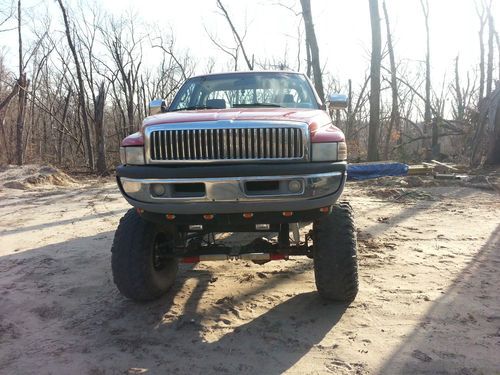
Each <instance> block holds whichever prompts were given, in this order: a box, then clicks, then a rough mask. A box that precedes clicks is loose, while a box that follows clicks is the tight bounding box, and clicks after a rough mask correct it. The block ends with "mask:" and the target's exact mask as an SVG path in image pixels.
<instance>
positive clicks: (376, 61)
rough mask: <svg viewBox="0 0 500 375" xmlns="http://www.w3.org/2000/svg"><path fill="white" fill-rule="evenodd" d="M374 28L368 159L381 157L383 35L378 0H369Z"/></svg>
mask: <svg viewBox="0 0 500 375" xmlns="http://www.w3.org/2000/svg"><path fill="white" fill-rule="evenodd" d="M369 5H370V21H371V29H372V56H371V68H370V87H371V89H370V125H369V129H368V160H369V161H375V160H378V159H379V152H378V138H379V128H380V65H381V60H382V56H381V53H382V40H381V39H382V36H381V30H380V14H379V8H378V0H369Z"/></svg>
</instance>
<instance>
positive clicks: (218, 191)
mask: <svg viewBox="0 0 500 375" xmlns="http://www.w3.org/2000/svg"><path fill="white" fill-rule="evenodd" d="M118 179H119V184H120V186H121V190H122V193H123V194H124V196H125V198H126V199H127V201H128V202H129V203H130V204H131V205H133V206H135V207H138V208H143V209H145V210H147V211H150V212H158V213H177V214H181V213H183V214H197V213H207V212H208V213H231V212H233V213H234V212H246V211H251V212H265V211H268V212H270V211H284V210H307V209H312V208H316V207H324V206H327V205H331V204H333V203H335V201H336V200H337V198H338V196H339V195H340V194H341V192H342V188H343V185H344V182H345V173H343V172H338V171H335V172H328V173H321V174H311V175H305V176H304V175H302V176H265V177H264V176H262V177H261V176H247V177H225V178H203V179H198V178H185V179H134V178H128V177H119V178H118ZM158 185H161V186H162V187H163V189H159V190H163V191H164V193H163V194H162V195H161V196H160V195H158V194H157V193H156V194H155V188H156V189H158V188H157V186H158ZM270 187H272V189H269V188H270ZM156 191H157V192H158V190H156Z"/></svg>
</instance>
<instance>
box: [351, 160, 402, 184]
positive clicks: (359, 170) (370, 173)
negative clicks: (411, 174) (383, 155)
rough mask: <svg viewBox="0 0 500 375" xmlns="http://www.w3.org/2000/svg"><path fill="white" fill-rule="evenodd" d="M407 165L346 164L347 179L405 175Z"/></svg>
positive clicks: (356, 179)
mask: <svg viewBox="0 0 500 375" xmlns="http://www.w3.org/2000/svg"><path fill="white" fill-rule="evenodd" d="M407 174H408V165H406V164H403V163H368V164H348V165H347V179H348V180H355V181H359V180H368V179H370V178H378V177H384V176H406V175H407Z"/></svg>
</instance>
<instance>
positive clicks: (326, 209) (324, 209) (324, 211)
mask: <svg viewBox="0 0 500 375" xmlns="http://www.w3.org/2000/svg"><path fill="white" fill-rule="evenodd" d="M319 210H320V211H321V212H323V213H324V214H326V213H328V212H329V211H330V207H321V208H320V209H319Z"/></svg>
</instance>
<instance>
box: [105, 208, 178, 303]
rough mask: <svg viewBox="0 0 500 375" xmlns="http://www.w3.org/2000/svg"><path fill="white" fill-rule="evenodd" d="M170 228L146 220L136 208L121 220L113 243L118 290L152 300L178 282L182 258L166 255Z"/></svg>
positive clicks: (114, 270) (128, 294)
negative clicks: (166, 229) (168, 229)
mask: <svg viewBox="0 0 500 375" xmlns="http://www.w3.org/2000/svg"><path fill="white" fill-rule="evenodd" d="M170 236H171V234H170V233H169V232H168V231H165V230H164V229H163V230H162V229H161V228H159V227H158V226H157V225H155V224H154V223H151V222H148V221H146V220H143V219H142V218H141V217H140V216H139V215H138V214H137V213H136V211H135V210H134V209H131V210H129V211H128V212H127V213H126V214H125V216H123V217H122V218H121V220H120V224H119V225H118V229H117V230H116V233H115V238H114V240H113V246H112V247H111V268H112V271H113V280H114V282H115V284H116V286H117V287H118V290H119V291H120V292H121V293H122V294H123V295H124V296H125V297H127V298H130V299H133V300H136V301H149V300H153V299H156V298H159V297H160V296H161V295H162V294H164V293H165V292H167V291H168V290H169V289H170V288H171V287H172V285H173V284H174V281H175V277H176V275H177V270H178V263H179V262H178V260H177V259H175V258H168V257H164V256H160V255H162V253H161V251H160V248H161V250H162V251H164V249H163V248H164V247H165V243H167V242H168V240H169V239H170V238H171V237H170Z"/></svg>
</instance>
